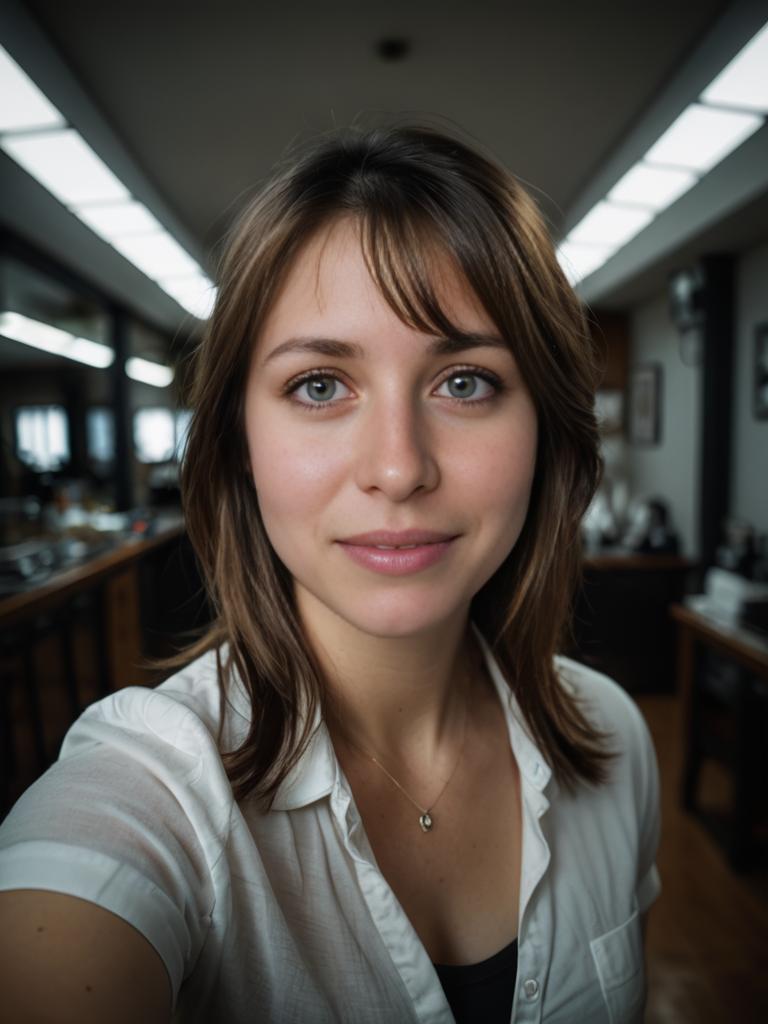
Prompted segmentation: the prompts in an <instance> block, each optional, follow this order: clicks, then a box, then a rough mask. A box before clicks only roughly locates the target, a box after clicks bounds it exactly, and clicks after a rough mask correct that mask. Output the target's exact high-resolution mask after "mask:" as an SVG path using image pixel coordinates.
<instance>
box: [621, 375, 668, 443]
mask: <svg viewBox="0 0 768 1024" xmlns="http://www.w3.org/2000/svg"><path fill="white" fill-rule="evenodd" d="M629 440H630V442H631V443H632V444H658V443H659V442H660V440H661V366H660V364H659V363H646V364H645V365H643V366H638V367H636V368H635V369H634V370H632V372H631V373H630V378H629Z"/></svg>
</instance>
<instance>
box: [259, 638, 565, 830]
mask: <svg viewBox="0 0 768 1024" xmlns="http://www.w3.org/2000/svg"><path fill="white" fill-rule="evenodd" d="M472 628H473V630H474V632H475V636H476V637H477V639H478V642H479V644H480V648H481V650H482V652H483V656H484V658H485V663H486V666H487V668H488V672H489V674H490V677H491V679H492V680H493V683H494V686H495V687H496V692H497V694H498V696H499V700H500V701H501V706H502V708H503V710H504V715H505V718H506V720H507V726H508V729H509V737H510V744H511V746H512V751H513V753H514V755H515V759H516V760H517V763H518V766H519V768H520V771H521V772H522V773H523V775H525V777H526V780H527V781H528V782H529V783H530V785H531V786H533V787H534V789H537V790H539V791H541V790H543V789H544V787H545V786H546V785H547V783H548V782H549V780H550V777H551V775H552V770H551V768H550V766H549V765H548V764H547V762H546V761H545V760H544V758H543V757H542V755H541V752H540V751H539V749H538V747H537V746H536V745H535V743H534V742H533V739H532V738H531V737H530V735H529V733H528V729H527V726H526V725H525V720H524V717H523V714H522V712H521V710H520V705H519V704H518V701H517V698H516V697H515V695H514V693H513V692H512V690H511V689H510V687H509V685H508V683H507V681H506V680H505V678H504V676H503V675H502V673H501V669H500V668H499V666H498V663H497V662H496V659H495V657H494V656H493V653H492V652H491V648H490V647H489V645H488V643H487V641H486V639H485V637H484V636H483V635H482V633H481V632H480V630H479V629H478V628H477V626H476V625H475V623H474V622H473V623H472ZM340 778H341V768H340V766H339V762H338V760H337V758H336V753H335V751H334V749H333V743H332V742H331V737H330V734H329V732H328V729H327V727H326V725H325V722H324V721H323V717H322V712H321V710H320V708H319V707H318V708H317V709H316V710H315V717H314V721H313V726H312V735H311V738H310V740H309V743H308V744H307V747H306V749H305V750H304V753H303V754H302V755H301V757H300V758H299V760H298V761H297V762H296V764H295V765H294V766H293V768H292V769H291V770H290V772H289V773H288V775H287V776H286V777H285V779H284V780H283V781H282V783H281V784H280V787H279V789H278V791H277V794H276V796H275V799H274V801H273V803H272V809H273V810H276V811H293V810H296V809H297V808H299V807H305V806H307V805H308V804H311V803H314V802H315V801H316V800H320V799H322V798H323V797H326V796H328V795H329V794H330V793H332V792H333V791H334V789H336V788H337V787H338V785H339V782H340Z"/></svg>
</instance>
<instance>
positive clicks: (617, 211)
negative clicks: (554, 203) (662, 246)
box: [568, 199, 653, 250]
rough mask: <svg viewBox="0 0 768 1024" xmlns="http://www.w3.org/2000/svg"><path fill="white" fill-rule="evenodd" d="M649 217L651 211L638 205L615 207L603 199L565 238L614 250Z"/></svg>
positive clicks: (651, 215)
mask: <svg viewBox="0 0 768 1024" xmlns="http://www.w3.org/2000/svg"><path fill="white" fill-rule="evenodd" d="M651 220H653V211H652V210H644V209H642V208H641V207H638V206H617V205H616V204H615V203H609V202H607V201H606V200H605V199H603V200H601V202H599V203H598V204H597V205H596V206H593V207H592V209H591V210H590V211H589V213H588V214H587V215H586V217H584V218H583V219H582V220H581V221H579V223H578V224H577V225H576V227H575V228H573V230H572V231H569V232H568V241H569V242H581V243H583V244H586V245H605V246H613V247H614V250H615V249H618V248H619V247H620V246H622V245H624V244H625V243H626V242H628V241H629V240H630V238H634V236H635V235H636V234H638V232H640V231H642V230H643V228H644V227H645V226H646V224H648V223H649V221H651Z"/></svg>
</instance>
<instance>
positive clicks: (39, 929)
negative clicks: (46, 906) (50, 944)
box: [37, 925, 45, 932]
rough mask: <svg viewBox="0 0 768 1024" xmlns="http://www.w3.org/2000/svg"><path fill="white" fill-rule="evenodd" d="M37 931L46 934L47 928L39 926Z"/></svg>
mask: <svg viewBox="0 0 768 1024" xmlns="http://www.w3.org/2000/svg"><path fill="white" fill-rule="evenodd" d="M37 930H38V931H39V932H44V931H45V928H43V926H42V925H38V928H37Z"/></svg>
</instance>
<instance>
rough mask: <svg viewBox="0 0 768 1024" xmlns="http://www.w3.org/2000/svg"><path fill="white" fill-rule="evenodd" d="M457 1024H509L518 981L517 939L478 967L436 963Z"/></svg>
mask: <svg viewBox="0 0 768 1024" xmlns="http://www.w3.org/2000/svg"><path fill="white" fill-rule="evenodd" d="M433 966H434V968H435V970H436V971H437V976H438V978H439V979H440V984H441V985H442V986H443V991H444V992H445V996H446V999H447V1000H448V1002H449V1004H450V1007H451V1010H452V1011H453V1016H454V1017H455V1018H456V1024H476V1022H477V1021H479V1020H481V1021H482V1022H483V1024H509V1018H510V1016H511V1014H512V1002H513V1000H514V997H515V982H516V980H517V939H513V941H512V942H510V944H509V945H508V946H506V947H505V948H504V949H502V950H500V951H499V952H498V953H494V955H493V956H492V957H489V958H488V959H487V960H482V961H481V962H480V963H479V964H460V965H454V964H434V965H433Z"/></svg>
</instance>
